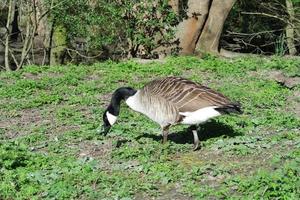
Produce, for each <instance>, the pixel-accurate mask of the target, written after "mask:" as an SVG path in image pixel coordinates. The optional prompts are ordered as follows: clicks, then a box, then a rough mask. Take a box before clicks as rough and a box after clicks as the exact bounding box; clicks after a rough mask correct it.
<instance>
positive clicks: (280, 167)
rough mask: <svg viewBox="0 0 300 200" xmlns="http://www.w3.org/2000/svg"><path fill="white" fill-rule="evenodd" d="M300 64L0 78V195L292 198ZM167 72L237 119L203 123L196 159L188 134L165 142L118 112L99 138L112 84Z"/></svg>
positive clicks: (176, 62) (231, 63) (246, 62)
mask: <svg viewBox="0 0 300 200" xmlns="http://www.w3.org/2000/svg"><path fill="white" fill-rule="evenodd" d="M299 66H300V60H296V59H285V58H276V57H275V58H270V59H264V58H243V59H236V60H222V59H216V58H213V57H207V58H205V59H202V60H200V59H197V58H193V57H180V58H168V59H167V60H166V61H165V62H155V61H154V62H147V63H138V62H135V61H128V62H120V63H115V62H104V63H98V64H94V65H92V66H84V65H79V66H75V65H67V66H53V67H45V66H27V67H25V68H24V69H23V70H21V71H18V72H1V73H0V103H1V107H0V198H1V199H64V198H65V199H122V198H123V199H219V198H223V199H224V198H225V199H229V198H230V199H240V198H242V197H243V198H246V199H253V198H254V199H260V198H266V199H277V198H279V199H298V198H300V178H299V177H300V168H299V166H300V150H299V149H300V130H299V127H300V119H299V117H300V116H299V107H300V97H299V94H300V85H299V77H300V67H299ZM274 74H275V75H276V76H274ZM278 74H280V77H279V75H278ZM168 75H175V76H183V77H185V78H188V79H191V80H194V81H197V82H199V83H202V84H204V85H207V86H209V87H212V88H214V89H216V90H218V91H220V92H223V93H224V94H225V95H227V96H229V97H230V98H231V99H234V100H236V101H240V102H241V104H242V105H243V110H244V114H242V115H230V116H222V117H219V118H216V119H214V120H211V121H210V122H207V123H206V124H203V125H201V126H200V127H199V137H200V139H201V140H202V148H201V150H199V151H195V152H193V151H192V146H193V145H192V144H193V137H192V133H191V131H190V130H189V129H188V127H187V126H183V125H182V126H176V127H173V128H172V129H171V132H172V133H171V134H170V136H169V142H168V143H167V144H165V145H162V144H161V136H160V129H159V127H158V126H157V125H156V124H154V123H153V122H151V121H150V120H148V119H147V118H146V117H144V116H142V115H140V114H138V113H134V112H132V111H131V110H129V109H128V108H127V107H126V106H125V105H123V106H122V108H121V114H120V117H119V119H118V123H117V125H115V126H114V127H113V129H112V130H111V132H110V133H109V134H108V135H107V136H106V137H104V136H102V135H99V134H97V129H98V127H99V126H100V125H101V123H102V121H101V120H102V112H103V111H104V109H105V106H107V104H108V102H109V100H110V96H111V93H112V92H113V91H114V90H115V89H116V88H118V87H120V86H125V85H126V86H133V87H136V88H139V87H142V86H143V85H144V84H145V83H146V82H148V81H150V80H152V79H153V78H155V77H163V76H168ZM278 77H279V78H278ZM291 82H292V84H291Z"/></svg>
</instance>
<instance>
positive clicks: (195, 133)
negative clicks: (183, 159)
mask: <svg viewBox="0 0 300 200" xmlns="http://www.w3.org/2000/svg"><path fill="white" fill-rule="evenodd" d="M192 132H193V136H194V148H193V150H194V151H196V150H197V149H198V148H199V144H200V141H199V137H198V133H197V130H196V129H194V130H192Z"/></svg>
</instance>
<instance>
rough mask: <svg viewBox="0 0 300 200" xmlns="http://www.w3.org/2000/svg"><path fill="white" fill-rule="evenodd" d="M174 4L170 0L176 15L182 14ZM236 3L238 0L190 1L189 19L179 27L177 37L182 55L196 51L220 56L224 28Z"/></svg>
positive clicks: (172, 0)
mask: <svg viewBox="0 0 300 200" xmlns="http://www.w3.org/2000/svg"><path fill="white" fill-rule="evenodd" d="M174 2H175V1H174V0H170V1H169V4H170V5H171V6H172V8H173V10H174V11H175V12H176V13H180V11H177V10H176V6H175V5H176V3H174ZM235 2H236V0H226V1H223V0H189V1H188V9H187V13H186V14H187V19H184V20H183V21H182V22H181V23H180V24H179V25H178V26H177V32H176V37H177V38H178V39H179V42H180V43H179V47H180V49H181V50H180V54H181V55H191V54H194V52H195V49H196V50H199V51H200V53H212V54H218V55H219V54H220V48H219V40H220V37H221V34H222V30H223V26H224V23H225V20H226V18H227V16H228V14H229V12H230V10H231V8H232V6H233V5H234V3H235ZM196 45H197V46H196ZM222 52H223V51H222ZM227 55H229V54H228V52H226V56H227Z"/></svg>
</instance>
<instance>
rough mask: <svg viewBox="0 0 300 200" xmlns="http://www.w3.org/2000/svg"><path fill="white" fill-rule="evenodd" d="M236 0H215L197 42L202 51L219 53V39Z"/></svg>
mask: <svg viewBox="0 0 300 200" xmlns="http://www.w3.org/2000/svg"><path fill="white" fill-rule="evenodd" d="M235 2H236V0H226V3H225V1H223V0H213V1H212V4H211V7H210V9H209V15H208V18H207V20H206V22H205V25H204V28H203V31H202V33H201V35H200V38H199V41H198V43H197V49H199V50H200V52H209V53H213V54H219V52H220V51H219V49H220V48H219V41H220V37H221V34H222V31H223V26H224V23H225V20H226V18H227V16H228V14H229V12H230V10H231V8H232V6H233V5H234V3H235Z"/></svg>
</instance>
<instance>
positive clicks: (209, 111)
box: [179, 106, 221, 124]
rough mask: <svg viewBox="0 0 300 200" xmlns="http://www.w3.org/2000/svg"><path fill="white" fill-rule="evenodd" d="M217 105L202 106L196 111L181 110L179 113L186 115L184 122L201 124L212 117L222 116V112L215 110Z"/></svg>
mask: <svg viewBox="0 0 300 200" xmlns="http://www.w3.org/2000/svg"><path fill="white" fill-rule="evenodd" d="M215 108H216V106H211V107H206V108H201V109H199V110H196V111H194V112H180V113H179V114H181V115H183V116H185V117H184V118H183V121H182V122H181V123H182V124H200V123H203V122H205V121H207V120H209V119H210V118H213V117H217V116H220V115H221V113H219V112H218V111H216V110H215Z"/></svg>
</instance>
